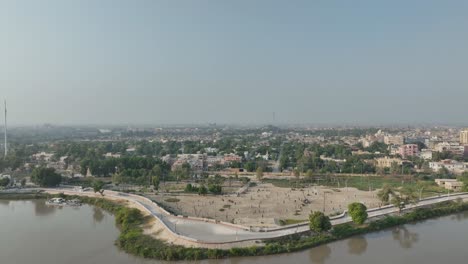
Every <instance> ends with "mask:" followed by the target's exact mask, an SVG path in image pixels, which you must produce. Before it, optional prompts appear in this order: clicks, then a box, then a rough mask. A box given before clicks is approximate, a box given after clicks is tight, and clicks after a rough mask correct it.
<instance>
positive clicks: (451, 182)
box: [435, 179, 463, 192]
mask: <svg viewBox="0 0 468 264" xmlns="http://www.w3.org/2000/svg"><path fill="white" fill-rule="evenodd" d="M435 182H436V184H437V185H439V186H441V187H444V188H445V189H447V190H451V191H454V192H459V191H461V190H462V189H463V182H459V181H457V180H456V179H435Z"/></svg>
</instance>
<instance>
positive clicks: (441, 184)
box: [435, 179, 457, 186]
mask: <svg viewBox="0 0 468 264" xmlns="http://www.w3.org/2000/svg"><path fill="white" fill-rule="evenodd" d="M456 181H457V180H456V179H435V183H436V184H437V185H439V186H445V183H446V182H456Z"/></svg>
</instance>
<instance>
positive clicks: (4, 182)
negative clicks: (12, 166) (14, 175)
mask: <svg viewBox="0 0 468 264" xmlns="http://www.w3.org/2000/svg"><path fill="white" fill-rule="evenodd" d="M8 184H10V178H8V177H4V178H1V179H0V186H1V187H6V186H8Z"/></svg>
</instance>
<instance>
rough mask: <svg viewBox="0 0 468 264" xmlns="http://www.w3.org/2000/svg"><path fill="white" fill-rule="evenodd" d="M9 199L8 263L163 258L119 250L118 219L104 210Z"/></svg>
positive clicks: (119, 262) (4, 222)
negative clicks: (116, 220) (137, 256)
mask: <svg viewBox="0 0 468 264" xmlns="http://www.w3.org/2000/svg"><path fill="white" fill-rule="evenodd" d="M5 204H7V203H6V202H5V201H2V203H0V223H1V224H0V234H1V235H0V256H1V261H0V263H2V264H3V263H5V264H10V263H12V264H30V263H40V264H42V263H47V264H63V263H67V264H87V263H103V264H106V263H112V264H130V263H131V264H136V263H152V264H155V263H158V262H154V261H151V262H148V261H146V260H143V259H140V258H136V257H134V256H130V255H128V254H125V253H124V252H122V251H119V250H118V248H117V247H116V246H115V244H114V242H115V239H117V237H118V234H119V232H118V230H117V228H116V226H115V223H114V221H115V220H114V218H113V217H112V216H111V215H110V214H109V213H107V212H105V211H103V210H101V209H97V208H93V207H92V206H89V205H83V206H80V207H71V206H63V207H59V206H48V205H46V204H45V201H44V200H33V201H9V206H3V205H5ZM159 263H160V262H159Z"/></svg>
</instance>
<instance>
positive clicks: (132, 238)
mask: <svg viewBox="0 0 468 264" xmlns="http://www.w3.org/2000/svg"><path fill="white" fill-rule="evenodd" d="M62 196H63V194H62ZM5 197H7V199H20V198H22V197H23V198H25V199H32V198H49V197H51V195H48V194H44V193H33V194H16V195H12V194H8V195H7V194H1V195H0V198H5ZM68 198H70V199H72V198H79V199H80V200H81V201H82V202H84V203H87V204H90V205H93V206H97V207H99V208H102V209H104V210H107V211H109V212H110V213H112V214H114V215H115V221H116V225H117V226H118V228H119V229H120V231H121V234H120V235H119V238H118V239H117V241H116V245H117V246H119V247H120V248H121V249H123V250H124V251H125V252H127V253H130V254H133V255H137V256H141V257H144V258H152V259H158V260H201V259H221V258H227V257H239V256H261V255H269V254H280V253H289V252H295V251H300V250H304V249H308V248H312V247H315V246H319V245H322V244H325V243H329V242H333V241H337V240H340V239H345V238H348V237H351V236H354V235H360V234H365V233H369V232H375V231H381V230H384V229H386V228H390V227H394V226H398V225H403V224H407V223H413V222H416V221H421V220H426V219H429V218H434V217H440V216H445V215H449V214H454V213H459V212H462V211H468V203H464V202H462V201H456V202H453V201H452V202H444V203H440V204H437V205H434V206H432V207H428V208H418V209H414V210H413V211H411V212H409V213H407V214H404V215H400V216H386V217H384V218H382V219H379V220H376V221H372V222H370V223H369V224H364V225H355V224H352V223H349V224H342V225H337V226H334V227H333V228H332V229H331V231H329V232H321V233H313V232H312V231H311V232H309V233H305V234H296V235H292V236H288V237H283V238H278V239H273V240H268V241H265V245H264V246H252V247H245V248H231V249H229V250H222V249H206V248H186V247H183V246H177V245H170V244H167V243H166V242H164V241H161V240H158V239H155V238H153V237H151V236H150V235H146V234H144V233H143V229H142V227H141V226H142V225H143V224H144V223H145V222H146V221H147V220H146V219H145V217H144V216H143V215H142V214H141V212H140V211H139V210H138V209H135V208H128V207H125V206H124V205H123V204H119V203H116V202H114V201H110V200H106V199H103V198H93V197H83V196H80V197H77V196H76V197H75V196H68ZM325 229H327V228H324V229H322V231H324V230H325Z"/></svg>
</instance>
